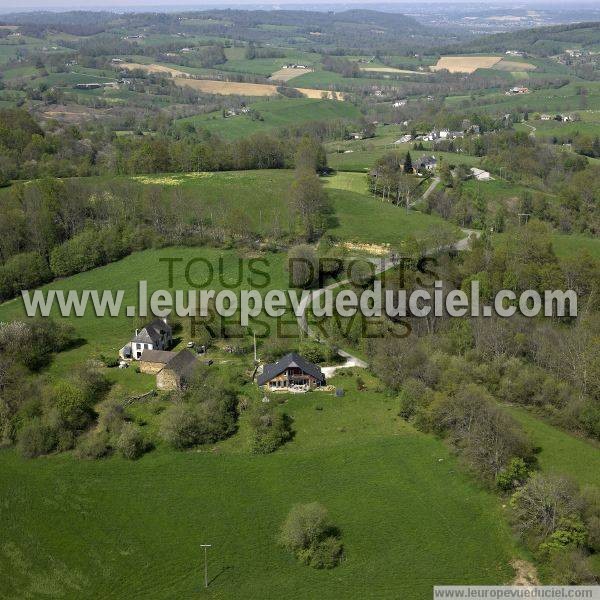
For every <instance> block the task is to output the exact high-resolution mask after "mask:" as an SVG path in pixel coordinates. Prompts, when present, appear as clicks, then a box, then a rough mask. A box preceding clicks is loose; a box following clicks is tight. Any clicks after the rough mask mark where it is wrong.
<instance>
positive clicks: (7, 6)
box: [0, 0, 600, 13]
mask: <svg viewBox="0 0 600 600" xmlns="http://www.w3.org/2000/svg"><path fill="white" fill-rule="evenodd" d="M565 2H568V4H569V5H577V6H580V7H583V6H599V5H600V0H494V1H493V3H492V4H487V5H486V8H490V7H491V6H498V7H503V8H506V7H509V6H513V7H515V8H516V7H519V8H526V7H529V6H531V7H537V8H540V7H543V6H548V7H551V6H554V7H557V6H563V7H564V5H565ZM426 3H432V4H437V5H438V6H439V5H444V4H445V5H456V4H478V3H479V4H481V1H480V0H359V1H357V0H309V1H308V2H304V3H302V2H301V0H276V1H272V2H268V1H267V2H261V1H260V0H225V1H223V0H221V1H219V0H187V1H186V0H0V13H7V12H18V11H25V10H116V11H119V10H124V11H127V10H138V11H139V10H160V11H169V10H202V9H207V8H228V7H233V8H237V7H239V8H244V7H245V8H263V9H277V8H292V7H293V8H297V9H305V10H307V9H308V10H315V9H318V8H319V7H321V8H323V9H325V8H326V7H327V8H329V7H333V6H335V7H336V8H340V9H341V8H344V7H348V8H357V7H361V6H364V7H373V8H376V7H377V5H379V6H384V7H385V10H393V9H394V8H395V7H396V6H397V7H398V12H401V11H402V7H409V6H410V5H412V6H415V5H417V4H418V5H420V6H422V5H423V4H426Z"/></svg>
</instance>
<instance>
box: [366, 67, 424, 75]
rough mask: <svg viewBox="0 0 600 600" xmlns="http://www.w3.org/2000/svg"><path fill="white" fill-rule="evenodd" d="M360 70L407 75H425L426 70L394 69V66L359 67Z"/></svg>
mask: <svg viewBox="0 0 600 600" xmlns="http://www.w3.org/2000/svg"><path fill="white" fill-rule="evenodd" d="M360 70H361V71H369V72H371V73H407V74H409V75H427V72H426V71H409V70H408V69H395V68H394V67H361V68H360Z"/></svg>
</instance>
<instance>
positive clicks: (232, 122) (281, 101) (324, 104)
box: [178, 98, 361, 139]
mask: <svg viewBox="0 0 600 600" xmlns="http://www.w3.org/2000/svg"><path fill="white" fill-rule="evenodd" d="M250 108H252V109H254V110H255V111H258V112H259V113H260V116H261V117H262V119H263V120H262V121H261V120H252V118H251V117H250V115H244V114H239V115H236V116H233V117H227V118H224V117H223V115H222V113H221V112H220V111H218V112H213V113H208V114H204V115H197V116H194V117H187V118H185V119H179V120H178V122H179V123H193V124H194V125H195V126H196V127H202V128H204V129H207V130H208V131H211V132H213V133H218V134H219V135H220V136H222V137H223V138H225V139H235V138H240V137H245V136H248V135H252V134H253V133H258V132H270V131H274V130H276V129H280V128H283V127H288V126H292V125H302V124H303V123H307V122H309V121H331V120H334V119H346V120H348V121H356V120H358V119H359V118H360V116H361V114H360V111H359V109H358V108H357V107H356V106H354V105H353V104H351V103H350V102H336V101H335V100H315V99H311V98H277V99H275V98H274V99H269V100H262V101H261V102H255V103H253V104H251V105H250Z"/></svg>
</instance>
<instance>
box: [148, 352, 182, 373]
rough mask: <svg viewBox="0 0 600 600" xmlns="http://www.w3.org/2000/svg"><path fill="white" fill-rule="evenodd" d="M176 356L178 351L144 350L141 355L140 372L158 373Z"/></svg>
mask: <svg viewBox="0 0 600 600" xmlns="http://www.w3.org/2000/svg"><path fill="white" fill-rule="evenodd" d="M176 356H177V352H169V351H167V350H144V351H143V352H142V355H141V356H140V373H147V374H148V375H156V374H157V373H158V372H159V371H161V370H162V369H163V368H164V367H165V365H166V364H167V363H168V362H169V361H170V360H172V359H173V358H175V357H176Z"/></svg>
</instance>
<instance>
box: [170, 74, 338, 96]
mask: <svg viewBox="0 0 600 600" xmlns="http://www.w3.org/2000/svg"><path fill="white" fill-rule="evenodd" d="M173 81H174V83H175V85H179V86H188V87H191V88H193V89H195V90H198V91H200V92H206V93H207V94H221V95H223V96H229V95H232V94H238V95H240V96H274V95H275V94H277V86H276V85H271V84H269V83H242V82H238V81H217V80H213V79H189V78H183V77H175V78H174V79H173ZM296 89H297V90H298V91H299V92H300V93H302V94H304V95H305V96H306V97H307V98H317V99H319V98H323V95H324V94H326V95H327V98H329V99H330V100H343V97H342V94H340V93H336V92H328V91H326V90H315V89H311V88H296Z"/></svg>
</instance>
